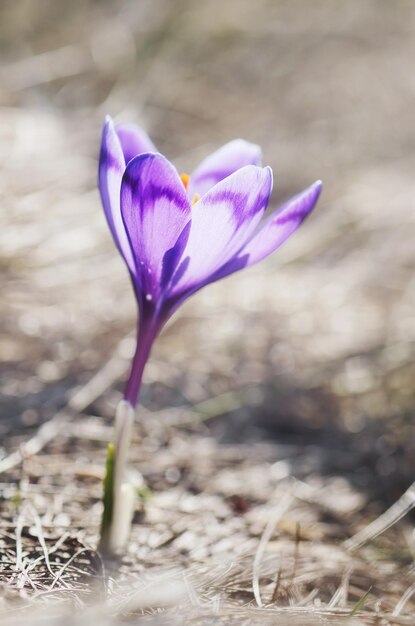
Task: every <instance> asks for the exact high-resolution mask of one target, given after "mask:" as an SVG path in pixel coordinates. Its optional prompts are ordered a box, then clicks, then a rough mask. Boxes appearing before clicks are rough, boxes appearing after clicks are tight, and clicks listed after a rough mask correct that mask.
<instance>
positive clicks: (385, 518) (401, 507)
mask: <svg viewBox="0 0 415 626" xmlns="http://www.w3.org/2000/svg"><path fill="white" fill-rule="evenodd" d="M414 507H415V483H413V484H412V485H411V486H410V487H409V489H407V490H406V491H405V493H404V494H403V495H402V496H401V497H400V498H399V500H397V501H396V502H395V503H394V504H393V505H392V506H391V507H390V508H389V509H388V510H387V511H385V512H384V513H382V515H379V517H377V518H376V519H375V520H374V521H373V522H372V523H371V524H368V525H367V526H365V528H363V530H361V531H360V532H358V533H356V535H354V536H353V537H351V538H350V539H348V540H347V541H345V542H344V547H345V548H346V549H347V550H350V551H353V550H357V549H358V548H360V547H361V546H363V545H364V544H365V543H366V542H367V541H370V540H372V539H375V537H378V536H379V535H380V534H381V533H383V532H385V530H388V529H389V528H391V527H392V526H393V525H394V524H396V523H397V522H399V520H401V519H402V518H403V517H405V515H407V514H408V513H409V512H410V511H411V510H412V509H413V508H414Z"/></svg>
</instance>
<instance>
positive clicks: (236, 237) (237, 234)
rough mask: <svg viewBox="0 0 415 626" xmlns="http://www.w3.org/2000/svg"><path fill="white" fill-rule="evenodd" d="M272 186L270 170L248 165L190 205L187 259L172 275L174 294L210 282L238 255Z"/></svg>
mask: <svg viewBox="0 0 415 626" xmlns="http://www.w3.org/2000/svg"><path fill="white" fill-rule="evenodd" d="M271 189H272V171H271V169H270V168H268V167H267V168H260V167H256V166H254V165H247V166H245V167H243V168H241V169H239V170H238V171H237V172H235V173H234V174H232V175H231V176H228V178H225V179H224V180H222V181H221V182H219V183H218V184H217V185H215V187H213V188H212V189H211V190H210V191H208V192H207V193H206V194H205V195H204V196H203V197H202V198H201V199H200V200H199V201H198V202H196V204H194V205H193V207H192V223H191V228H190V235H189V240H188V242H187V245H186V247H185V249H184V252H183V259H184V260H183V262H182V263H184V262H185V260H186V259H187V258H188V259H189V260H188V261H186V263H187V266H186V268H185V270H183V271H182V275H181V276H180V278H179V279H177V277H174V278H173V283H174V285H173V292H174V293H179V292H183V291H187V290H193V288H194V287H197V288H198V285H200V286H201V285H202V284H206V283H207V282H210V278H211V277H212V276H213V275H214V274H215V272H217V271H218V270H219V269H220V268H221V267H222V266H223V265H225V264H226V263H228V261H229V260H230V259H232V257H234V256H235V255H237V253H238V252H239V250H240V249H241V248H242V247H243V246H244V245H245V244H246V242H247V241H249V239H250V238H251V237H252V235H253V233H254V232H255V230H256V228H257V226H258V224H259V222H260V221H261V219H262V217H263V215H264V212H265V209H266V207H267V204H268V200H269V196H270V194H271ZM179 270H180V268H179ZM179 270H178V272H179ZM212 280H215V279H214V278H212Z"/></svg>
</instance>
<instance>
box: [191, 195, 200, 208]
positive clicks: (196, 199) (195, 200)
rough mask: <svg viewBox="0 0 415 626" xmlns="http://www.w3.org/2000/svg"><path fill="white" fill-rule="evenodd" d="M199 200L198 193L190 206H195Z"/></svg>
mask: <svg viewBox="0 0 415 626" xmlns="http://www.w3.org/2000/svg"><path fill="white" fill-rule="evenodd" d="M199 198H200V196H199V194H198V193H195V195H194V198H193V200H192V206H193V205H194V204H196V202H197V201H198V200H199Z"/></svg>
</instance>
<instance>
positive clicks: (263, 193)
mask: <svg viewBox="0 0 415 626" xmlns="http://www.w3.org/2000/svg"><path fill="white" fill-rule="evenodd" d="M99 189H100V193H101V199H102V204H103V206H104V211H105V215H106V218H107V221H108V224H109V227H110V229H111V232H112V235H113V238H114V241H115V243H116V245H117V247H118V250H119V251H120V253H121V255H122V256H123V258H124V260H125V262H126V264H127V267H128V270H129V272H130V275H131V279H132V283H133V286H134V291H135V295H136V298H137V302H138V307H139V329H138V337H137V350H136V353H135V356H134V359H133V365H132V369H131V374H130V378H129V381H128V383H127V387H126V391H125V400H127V402H128V403H130V404H131V405H132V406H135V404H136V402H137V397H138V393H139V389H140V384H141V378H142V373H143V369H144V366H145V364H146V361H147V359H148V356H149V353H150V350H151V346H152V344H153V342H154V339H155V337H156V336H157V334H158V333H159V331H160V330H161V328H162V327H163V325H164V324H165V322H166V321H167V320H168V319H169V318H170V317H171V315H172V314H173V312H174V311H175V310H176V308H177V307H178V306H179V305H180V304H181V303H182V302H183V301H184V300H186V298H188V297H189V296H190V295H192V294H193V293H195V292H196V291H198V290H199V289H201V288H202V287H204V286H205V285H208V284H209V283H212V282H214V281H216V280H219V279H220V278H224V277H225V276H228V275H229V274H232V273H234V272H236V271H238V270H241V269H243V268H244V267H250V266H251V265H254V264H255V263H258V262H259V261H261V260H262V259H264V258H265V257H267V256H268V255H270V254H271V253H272V252H274V250H276V249H277V248H279V247H280V246H281V245H282V244H283V243H284V241H286V239H288V237H289V236H290V235H292V233H294V232H295V230H296V229H297V228H298V227H299V226H300V224H301V223H302V222H303V220H304V219H305V218H306V217H307V215H308V214H309V213H310V212H311V211H312V209H313V208H314V206H315V204H316V202H317V199H318V197H319V195H320V191H321V182H320V181H317V182H315V183H314V184H313V185H311V186H310V187H308V188H307V189H305V190H304V191H302V192H301V193H300V194H298V195H296V196H294V197H293V198H292V199H291V200H289V201H288V202H286V203H285V204H284V205H283V206H282V207H281V208H280V209H279V210H277V211H275V212H274V213H272V214H271V215H270V217H268V218H267V219H265V220H263V217H264V213H265V211H266V209H267V206H268V201H269V198H270V194H271V190H272V171H271V169H270V168H269V167H262V166H261V151H260V148H259V147H258V146H256V145H254V144H251V143H248V142H246V141H243V140H241V139H238V140H235V141H231V142H230V143H228V144H226V145H225V146H223V147H222V148H220V149H219V150H218V151H217V152H214V153H213V154H212V155H210V156H209V157H208V158H207V159H205V160H204V161H203V162H202V163H201V164H200V165H199V166H198V167H197V168H196V169H195V171H194V172H193V174H191V175H190V177H189V176H188V175H184V174H182V175H181V176H180V175H179V173H178V172H177V170H176V169H175V167H174V166H173V165H172V164H171V163H170V162H169V161H168V160H167V159H166V158H165V157H164V156H162V155H161V154H159V153H158V152H157V149H156V147H155V146H154V144H153V143H152V141H151V140H150V138H149V137H148V136H147V135H146V134H145V133H144V131H143V130H141V129H140V128H138V127H136V126H133V125H119V126H114V124H113V122H112V120H111V119H110V118H109V117H108V118H107V119H106V121H105V124H104V128H103V133H102V142H101V153H100V159H99Z"/></svg>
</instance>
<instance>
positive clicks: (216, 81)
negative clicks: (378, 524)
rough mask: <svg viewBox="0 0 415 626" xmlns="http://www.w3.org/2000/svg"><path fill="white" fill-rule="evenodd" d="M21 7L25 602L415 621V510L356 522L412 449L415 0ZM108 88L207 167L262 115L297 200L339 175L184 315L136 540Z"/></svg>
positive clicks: (135, 459) (20, 531)
mask: <svg viewBox="0 0 415 626" xmlns="http://www.w3.org/2000/svg"><path fill="white" fill-rule="evenodd" d="M0 25H1V26H0V28H1V40H0V46H1V51H2V66H1V68H0V78H1V84H2V92H1V94H0V99H1V100H0V105H1V108H0V160H1V167H0V190H1V196H2V203H3V210H2V212H1V216H0V225H1V228H0V249H1V257H0V272H1V276H2V297H1V302H0V310H1V321H0V358H1V400H0V409H1V416H0V433H1V445H2V460H1V459H0V469H1V470H2V477H1V489H2V501H1V505H2V515H1V539H0V541H1V548H2V549H1V552H2V556H1V561H0V572H1V573H0V584H1V590H2V596H1V598H2V599H1V604H0V611H1V619H2V620H3V622H4V623H5V624H8V625H9V624H11V623H12V620H13V619H15V620H16V623H22V621H21V620H22V613H21V612H22V611H23V612H26V613H25V619H28V615H29V614H30V616H31V617H32V618H33V620H34V623H36V620H38V621H39V623H43V620H44V617H45V610H47V614H48V617H49V619H50V622H51V623H52V620H53V618H54V615H55V613H56V616H57V617H56V619H57V620H58V622H59V623H63V621H62V620H63V618H62V614H65V615H66V614H67V615H68V617H67V620H68V624H72V623H73V624H77V625H78V624H83V623H89V622H91V620H97V616H98V617H99V619H100V623H102V624H105V621H106V620H107V621H108V623H113V622H114V623H117V620H121V621H122V622H123V623H124V622H125V623H134V624H135V623H147V621H148V623H161V624H164V623H168V624H172V623H173V624H174V623H177V624H183V623H189V624H220V623H224V624H238V625H240V624H254V623H255V624H257V623H260V624H265V625H266V624H278V625H280V624H282V625H284V624H288V625H290V624H294V625H295V624H301V625H304V624H307V625H308V624H310V625H311V626H312V625H313V624H333V625H335V624H341V623H344V622H345V621H346V623H348V624H353V623H356V624H365V623H367V624H382V625H383V624H410V625H412V624H413V623H414V615H415V594H414V595H412V594H413V591H414V590H415V572H414V567H413V558H414V554H415V543H414V533H413V524H412V522H411V519H410V518H405V519H404V520H403V521H401V522H400V523H399V524H396V525H394V526H393V527H392V528H391V529H390V530H389V531H387V532H385V533H383V534H382V535H381V536H380V537H379V538H378V539H376V540H374V541H371V542H369V543H367V544H366V545H365V546H363V547H361V548H358V549H357V550H355V551H354V552H351V551H350V550H347V547H348V546H349V547H350V543H349V544H346V545H345V544H344V543H343V542H344V541H345V540H347V539H348V538H350V537H352V536H354V535H355V533H356V532H358V531H360V530H361V529H362V528H364V527H365V526H366V525H367V524H368V523H369V522H371V521H372V520H373V519H375V518H376V517H377V516H378V515H379V514H380V513H381V512H382V511H384V510H385V509H386V508H387V507H388V506H390V505H391V504H392V503H393V502H394V501H395V500H396V499H397V498H399V497H400V495H401V494H402V493H403V492H404V491H405V490H406V489H407V488H408V487H409V486H410V484H411V482H412V481H413V477H414V469H415V460H414V459H415V454H414V453H415V438H414V436H413V414H414V405H415V396H414V385H413V381H414V378H415V366H414V353H415V313H414V311H415V279H414V276H415V273H414V265H415V259H414V252H413V247H414V246H413V241H414V234H415V217H414V216H415V213H414V197H415V183H414V178H413V172H414V168H415V145H414V135H413V132H412V128H413V125H414V113H413V101H414V95H415V79H414V74H413V71H412V59H413V58H414V56H415V39H414V30H415V6H414V5H413V3H412V2H409V1H407V2H405V1H401V0H397V1H395V2H393V3H392V2H387V1H380V0H377V1H374V0H373V1H372V2H369V1H367V0H364V1H362V0H353V1H351V0H348V2H338V3H333V2H331V1H329V0H325V1H319V0H317V1H315V2H313V3H311V2H308V1H306V0H302V1H300V0H299V1H298V2H297V1H293V0H290V1H288V0H287V1H286V2H282V1H277V2H271V1H266V0H260V1H257V2H255V3H250V2H248V1H244V0H240V1H236V0H231V1H229V2H216V1H213V0H209V1H208V2H206V3H203V5H202V3H192V2H190V1H189V0H187V1H184V0H183V1H181V2H179V1H177V2H176V1H175V2H167V1H165V2H163V1H157V2H154V1H151V2H150V1H148V2H127V1H126V0H124V1H123V2H121V3H112V4H111V3H101V2H95V3H94V2H81V1H79V2H72V3H54V2H52V1H45V2H44V3H42V4H39V3H37V2H35V1H34V0H32V1H29V0H27V1H25V2H21V3H15V2H12V1H10V2H7V1H5V2H3V3H2V6H1V9H0ZM106 113H110V114H112V115H114V116H116V118H117V119H119V120H125V121H136V122H139V123H140V124H142V125H144V126H145V127H146V128H147V130H149V132H151V134H152V136H153V137H154V140H155V141H156V143H157V145H158V146H159V147H160V150H161V151H162V152H165V153H166V154H167V155H168V156H169V157H171V158H174V159H175V163H176V164H177V165H178V167H179V169H180V170H181V171H189V170H191V169H192V167H193V166H194V164H195V163H197V162H198V160H199V159H200V158H202V157H203V156H205V155H206V154H208V153H209V151H210V150H211V149H214V148H215V147H217V146H218V145H220V144H221V143H224V142H225V141H227V140H229V139H231V138H233V137H235V136H243V137H245V138H247V139H250V140H252V141H255V142H257V143H260V144H261V145H262V147H263V151H264V160H265V162H266V163H269V164H270V165H271V166H272V167H273V169H274V172H275V178H276V189H275V192H274V197H273V202H272V205H273V206H276V205H277V203H279V202H281V201H283V200H284V199H285V198H286V197H288V196H289V195H290V194H292V193H294V192H296V191H298V190H300V189H301V188H303V187H305V186H306V185H308V184H309V183H310V182H312V181H313V180H315V179H317V178H322V179H323V181H324V183H325V190H324V195H323V196H322V198H321V201H320V203H319V206H318V210H317V211H316V212H315V215H313V216H312V218H310V220H309V221H308V222H307V223H306V224H305V225H304V226H303V228H302V229H301V231H299V232H298V233H297V234H296V235H295V237H294V238H293V239H292V241H290V242H289V243H288V244H287V245H286V246H285V247H284V248H283V249H281V250H280V252H279V253H278V254H277V255H275V257H273V258H271V259H269V260H268V261H267V262H265V263H264V264H262V265H261V266H258V267H256V268H253V269H251V270H249V271H246V272H244V273H241V274H239V275H235V276H233V277H232V278H229V279H227V280H226V281H223V282H222V283H219V284H217V285H214V286H211V287H209V288H208V289H206V290H205V291H204V292H201V293H200V294H198V295H197V296H195V297H194V299H193V300H192V301H190V302H189V303H187V304H186V305H185V306H184V307H183V308H182V310H181V311H180V312H179V314H178V315H177V316H176V318H175V320H174V321H173V322H172V323H171V324H170V326H169V327H168V328H167V329H166V331H165V333H164V334H163V336H162V337H161V338H160V339H159V341H158V343H157V345H156V347H155V350H154V353H153V355H152V359H151V361H150V363H149V365H148V368H147V370H146V374H145V381H144V383H145V384H144V389H143V394H142V403H141V406H140V408H139V410H138V413H137V425H136V430H135V434H134V446H133V450H132V454H131V465H132V467H133V468H134V469H135V471H137V472H140V473H141V475H142V477H143V484H145V485H146V489H147V491H148V492H149V497H148V499H146V501H145V503H144V505H143V506H142V507H138V508H137V514H136V519H135V524H134V529H133V534H132V538H131V543H130V545H129V548H128V554H127V555H126V557H125V558H124V559H123V560H122V562H121V563H104V562H103V561H102V559H101V558H100V556H99V554H97V553H96V552H95V549H94V548H95V546H96V542H97V528H98V526H99V519H100V514H101V502H100V497H101V482H100V481H101V479H102V472H103V463H104V457H105V447H106V443H107V442H108V441H109V440H110V438H111V424H112V420H113V415H114V409H115V406H116V405H117V402H118V400H119V399H120V397H121V394H122V389H123V381H124V380H125V376H126V372H127V370H128V363H129V356H130V355H131V351H132V350H133V330H134V324H135V321H134V317H135V309H134V302H133V297H132V293H131V290H130V286H129V283H128V278H127V274H126V271H125V268H124V267H123V265H122V262H121V261H120V259H119V258H118V256H117V254H116V252H115V250H114V247H113V244H112V242H111V240H110V236H109V234H108V232H107V230H106V226H105V223H104V219H103V216H102V213H101V210H100V205H99V199H98V195H97V192H96V188H95V177H96V155H97V150H98V142H99V134H100V125H101V122H102V119H103V116H104V115H105V114H106ZM10 455H11V456H10ZM144 491H145V490H144ZM365 594H367V595H365ZM359 601H361V602H360V604H358V605H357V603H359ZM258 605H262V606H261V608H258ZM356 605H357V607H356ZM353 609H355V613H356V615H354V616H352V617H350V613H351V612H352V611H353ZM28 611H29V613H28ZM38 614H39V615H38Z"/></svg>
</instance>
